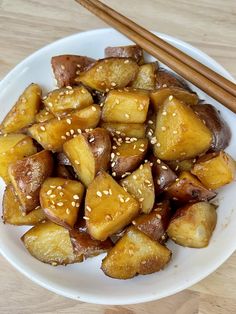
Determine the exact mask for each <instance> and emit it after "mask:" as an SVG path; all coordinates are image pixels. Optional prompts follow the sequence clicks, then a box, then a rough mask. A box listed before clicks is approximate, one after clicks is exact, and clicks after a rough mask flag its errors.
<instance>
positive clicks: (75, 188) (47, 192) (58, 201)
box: [40, 178, 84, 229]
mask: <svg viewBox="0 0 236 314" xmlns="http://www.w3.org/2000/svg"><path fill="white" fill-rule="evenodd" d="M83 195H84V187H83V185H82V184H81V183H80V182H78V181H74V180H68V179H64V178H48V179H47V180H45V181H44V183H43V184H42V187H41V190H40V205H41V207H42V208H43V210H44V212H45V215H46V216H47V218H48V219H49V220H51V221H52V222H54V223H56V224H58V225H60V226H62V227H65V228H67V229H71V228H73V227H74V224H75V223H76V220H77V217H78V212H79V208H80V204H81V202H82V199H83Z"/></svg>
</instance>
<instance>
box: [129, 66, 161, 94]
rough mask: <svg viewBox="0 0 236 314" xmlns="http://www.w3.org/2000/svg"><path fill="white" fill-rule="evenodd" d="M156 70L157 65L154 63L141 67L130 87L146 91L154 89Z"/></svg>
mask: <svg viewBox="0 0 236 314" xmlns="http://www.w3.org/2000/svg"><path fill="white" fill-rule="evenodd" d="M157 68H158V64H157V63H156V62H153V63H147V64H144V65H141V66H140V67H139V71H138V74H137V76H136V78H135V80H134V81H133V82H132V84H131V87H133V88H140V89H146V90H153V89H155V87H156V71H157Z"/></svg>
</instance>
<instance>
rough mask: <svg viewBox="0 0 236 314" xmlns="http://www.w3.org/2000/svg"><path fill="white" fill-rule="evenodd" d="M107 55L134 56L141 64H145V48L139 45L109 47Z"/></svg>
mask: <svg viewBox="0 0 236 314" xmlns="http://www.w3.org/2000/svg"><path fill="white" fill-rule="evenodd" d="M105 57H106V58H110V57H119V58H132V59H134V60H135V61H136V62H137V63H138V64H139V65H140V64H143V49H142V48H141V47H139V46H137V45H131V46H120V47H107V48H106V49H105Z"/></svg>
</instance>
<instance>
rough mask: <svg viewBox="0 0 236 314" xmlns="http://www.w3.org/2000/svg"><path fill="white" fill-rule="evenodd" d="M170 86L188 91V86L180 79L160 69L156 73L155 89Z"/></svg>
mask: <svg viewBox="0 0 236 314" xmlns="http://www.w3.org/2000/svg"><path fill="white" fill-rule="evenodd" d="M163 85H164V86H163ZM170 86H175V87H181V88H184V89H187V90H190V89H189V87H188V84H187V83H186V82H185V81H184V80H183V79H182V78H181V77H178V76H177V75H176V74H174V73H172V72H170V71H168V70H166V69H164V68H161V67H160V68H159V69H158V71H157V73H156V88H157V89H158V88H161V87H170Z"/></svg>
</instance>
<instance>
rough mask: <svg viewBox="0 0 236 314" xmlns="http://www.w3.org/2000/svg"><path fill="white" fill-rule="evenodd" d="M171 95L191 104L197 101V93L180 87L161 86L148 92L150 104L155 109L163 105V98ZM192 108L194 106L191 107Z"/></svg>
mask: <svg viewBox="0 0 236 314" xmlns="http://www.w3.org/2000/svg"><path fill="white" fill-rule="evenodd" d="M169 96H173V97H175V98H176V99H178V100H180V101H183V102H184V103H185V104H187V105H190V106H193V105H196V104H197V103H198V101H199V99H198V96H197V94H195V93H192V92H190V91H188V90H186V89H184V88H180V87H162V88H160V89H157V90H155V91H153V92H151V93H150V99H151V104H152V106H153V108H154V110H155V111H158V109H159V108H160V107H161V105H163V103H164V102H165V100H166V99H167V98H169ZM193 109H194V108H193Z"/></svg>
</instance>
